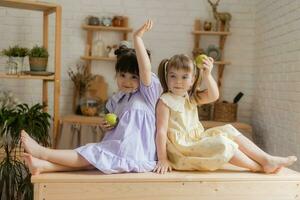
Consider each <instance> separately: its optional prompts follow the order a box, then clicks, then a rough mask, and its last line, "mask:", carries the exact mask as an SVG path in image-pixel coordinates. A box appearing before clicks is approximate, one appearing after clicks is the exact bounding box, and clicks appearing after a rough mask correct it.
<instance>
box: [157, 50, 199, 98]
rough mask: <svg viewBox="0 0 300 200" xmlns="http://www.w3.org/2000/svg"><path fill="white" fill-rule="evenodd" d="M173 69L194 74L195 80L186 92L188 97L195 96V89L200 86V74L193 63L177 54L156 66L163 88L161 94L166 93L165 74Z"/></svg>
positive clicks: (183, 55) (185, 56)
mask: <svg viewBox="0 0 300 200" xmlns="http://www.w3.org/2000/svg"><path fill="white" fill-rule="evenodd" d="M171 68H174V69H176V70H179V69H183V70H185V71H187V72H194V76H195V80H194V83H193V86H192V88H191V89H190V90H189V91H188V93H189V95H190V96H192V95H194V94H195V92H196V89H197V88H198V86H200V82H201V73H200V70H199V68H198V67H196V65H195V63H194V61H193V60H192V59H191V58H190V57H188V56H187V55H185V54H178V55H174V56H172V57H171V58H170V59H163V60H162V61H161V62H160V64H159V66H158V77H159V80H160V83H161V85H162V87H163V93H165V92H168V90H169V89H168V85H167V74H168V71H169V70H170V69H171Z"/></svg>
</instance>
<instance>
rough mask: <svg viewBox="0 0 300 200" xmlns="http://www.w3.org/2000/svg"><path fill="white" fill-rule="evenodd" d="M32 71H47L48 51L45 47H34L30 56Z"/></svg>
mask: <svg viewBox="0 0 300 200" xmlns="http://www.w3.org/2000/svg"><path fill="white" fill-rule="evenodd" d="M28 56H29V65H30V71H35V72H42V71H46V69H47V65H48V57H49V54H48V50H47V49H46V48H45V47H43V46H38V45H36V46H34V47H33V48H32V49H31V50H30V52H29V54H28Z"/></svg>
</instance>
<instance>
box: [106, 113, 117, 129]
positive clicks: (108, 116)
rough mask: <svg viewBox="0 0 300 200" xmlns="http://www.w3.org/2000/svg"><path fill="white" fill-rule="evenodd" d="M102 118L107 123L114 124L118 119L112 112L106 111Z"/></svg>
mask: <svg viewBox="0 0 300 200" xmlns="http://www.w3.org/2000/svg"><path fill="white" fill-rule="evenodd" d="M104 119H105V120H106V121H107V122H108V123H109V125H111V126H114V125H115V124H116V123H117V121H118V116H117V115H116V114H114V113H107V114H106V115H105V117H104Z"/></svg>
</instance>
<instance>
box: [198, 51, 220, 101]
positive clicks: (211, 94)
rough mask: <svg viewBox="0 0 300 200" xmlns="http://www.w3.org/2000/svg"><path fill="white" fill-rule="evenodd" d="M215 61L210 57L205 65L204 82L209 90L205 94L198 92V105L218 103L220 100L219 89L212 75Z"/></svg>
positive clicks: (205, 61)
mask: <svg viewBox="0 0 300 200" xmlns="http://www.w3.org/2000/svg"><path fill="white" fill-rule="evenodd" d="M213 61H214V60H213V59H212V58H210V57H208V58H207V59H205V60H204V64H203V82H204V84H205V86H206V87H207V89H206V90H205V91H204V92H200V91H197V92H196V94H195V95H194V99H195V100H196V102H197V104H207V103H211V102H214V101H216V100H217V99H218V98H219V88H218V85H217V83H216V81H215V80H214V78H213V76H212V75H211V71H212V68H213Z"/></svg>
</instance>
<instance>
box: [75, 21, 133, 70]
mask: <svg viewBox="0 0 300 200" xmlns="http://www.w3.org/2000/svg"><path fill="white" fill-rule="evenodd" d="M127 23H128V22H127ZM82 29H83V30H86V31H87V38H86V46H88V47H89V49H88V50H87V51H86V52H85V53H86V55H84V56H82V57H81V59H83V60H86V61H87V67H88V69H89V71H91V65H92V61H93V60H97V61H116V59H115V58H109V57H95V56H92V48H93V34H94V32H97V31H110V32H119V33H121V34H122V40H128V34H129V33H130V32H132V29H131V28H129V27H114V26H90V25H82Z"/></svg>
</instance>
